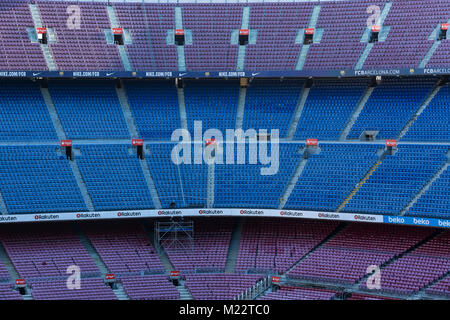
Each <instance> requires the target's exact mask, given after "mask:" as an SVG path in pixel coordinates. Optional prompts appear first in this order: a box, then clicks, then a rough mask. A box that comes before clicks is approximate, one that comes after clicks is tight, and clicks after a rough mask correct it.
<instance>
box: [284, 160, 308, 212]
mask: <svg viewBox="0 0 450 320" xmlns="http://www.w3.org/2000/svg"><path fill="white" fill-rule="evenodd" d="M307 162H308V159H305V158H302V159H301V160H300V162H299V163H298V164H297V167H296V168H295V171H294V174H293V175H292V176H291V179H290V180H289V183H288V184H287V187H286V189H285V190H284V192H283V195H282V196H281V200H280V204H279V205H278V209H283V208H284V206H285V205H286V203H287V201H288V199H289V197H290V195H291V193H292V190H294V188H295V185H296V184H297V181H298V179H299V178H300V176H301V174H302V172H303V170H304V169H305V166H306V164H307Z"/></svg>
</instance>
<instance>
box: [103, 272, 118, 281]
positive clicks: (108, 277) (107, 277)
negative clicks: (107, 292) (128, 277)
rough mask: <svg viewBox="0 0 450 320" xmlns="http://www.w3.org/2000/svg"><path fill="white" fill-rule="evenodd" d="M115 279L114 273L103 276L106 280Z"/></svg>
mask: <svg viewBox="0 0 450 320" xmlns="http://www.w3.org/2000/svg"><path fill="white" fill-rule="evenodd" d="M115 278H116V276H115V275H114V273H109V274H105V279H106V280H114V279H115Z"/></svg>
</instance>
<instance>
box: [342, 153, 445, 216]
mask: <svg viewBox="0 0 450 320" xmlns="http://www.w3.org/2000/svg"><path fill="white" fill-rule="evenodd" d="M447 152H448V146H440V145H404V146H401V147H399V148H398V152H397V153H396V154H394V155H392V156H390V155H388V156H386V157H385V158H384V160H383V162H382V163H381V164H380V166H379V167H378V168H377V170H375V172H374V173H373V174H372V175H371V176H370V178H369V179H368V180H367V181H366V182H365V183H364V184H363V185H362V187H361V188H360V189H359V190H358V192H357V193H356V194H355V195H354V196H353V198H352V199H351V200H350V202H349V203H348V204H347V205H346V206H345V208H344V209H343V210H344V212H371V213H378V214H394V215H396V214H399V213H400V212H401V210H402V209H403V208H405V207H406V205H407V204H408V203H409V201H411V199H412V198H413V197H414V196H415V195H416V194H417V193H418V192H419V191H420V190H421V188H422V187H423V186H424V185H425V184H426V182H428V181H429V180H430V179H431V178H432V177H433V175H434V174H435V173H436V172H437V171H438V170H439V169H440V168H441V167H442V166H443V165H444V164H445V162H446V161H447V156H446V153H447ZM392 177H394V178H392Z"/></svg>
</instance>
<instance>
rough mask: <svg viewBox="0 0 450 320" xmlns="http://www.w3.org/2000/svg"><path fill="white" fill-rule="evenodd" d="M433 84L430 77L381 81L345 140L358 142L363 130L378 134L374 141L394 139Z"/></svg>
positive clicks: (434, 83)
mask: <svg viewBox="0 0 450 320" xmlns="http://www.w3.org/2000/svg"><path fill="white" fill-rule="evenodd" d="M435 85H436V79H433V78H417V79H416V78H414V79H411V78H404V79H399V78H391V77H386V78H383V81H382V82H381V84H380V85H378V86H377V87H376V88H375V90H374V91H373V92H372V95H371V96H370V98H369V100H368V101H367V103H366V105H365V106H364V109H363V110H362V112H361V114H360V115H359V117H358V119H357V120H356V122H355V124H354V125H353V127H352V129H351V131H350V133H349V135H348V138H349V139H358V138H359V137H360V136H361V135H362V134H363V133H364V131H366V130H370V131H378V134H377V136H376V138H377V139H395V138H396V137H397V136H398V134H399V133H400V131H401V130H402V129H403V127H404V126H405V125H406V123H407V122H408V120H409V119H411V117H412V116H413V114H414V112H415V111H417V109H419V107H420V105H421V104H422V103H423V102H424V100H425V99H426V98H427V96H428V95H429V94H430V93H431V91H432V90H433V88H434V86H435ZM393 110H395V112H394V111H393ZM388 115H389V116H388Z"/></svg>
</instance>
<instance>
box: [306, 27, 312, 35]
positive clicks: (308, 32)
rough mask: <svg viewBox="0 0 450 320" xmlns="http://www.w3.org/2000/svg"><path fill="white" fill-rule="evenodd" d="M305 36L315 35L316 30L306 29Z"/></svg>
mask: <svg viewBox="0 0 450 320" xmlns="http://www.w3.org/2000/svg"><path fill="white" fill-rule="evenodd" d="M305 34H314V28H306V29H305Z"/></svg>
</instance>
